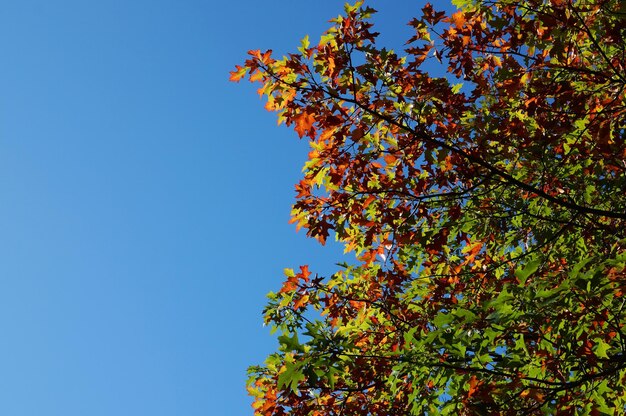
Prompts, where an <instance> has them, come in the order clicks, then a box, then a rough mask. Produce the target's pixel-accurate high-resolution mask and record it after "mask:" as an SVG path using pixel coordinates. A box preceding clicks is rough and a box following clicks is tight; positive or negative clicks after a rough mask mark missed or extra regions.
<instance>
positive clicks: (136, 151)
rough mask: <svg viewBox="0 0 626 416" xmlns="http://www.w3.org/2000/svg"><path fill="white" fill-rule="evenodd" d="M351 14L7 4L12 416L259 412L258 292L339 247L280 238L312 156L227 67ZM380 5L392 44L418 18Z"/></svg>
mask: <svg viewBox="0 0 626 416" xmlns="http://www.w3.org/2000/svg"><path fill="white" fill-rule="evenodd" d="M342 4H343V3H342V2H341V1H322V2H315V3H313V2H295V1H283V2H279V1H266V2H257V1H249V0H243V1H238V2H212V1H199V0H178V1H174V0H151V1H147V0H109V1H85V0H60V1H54V2H50V1H44V0H20V1H13V2H8V1H7V2H3V7H2V16H1V17H0V19H1V20H0V45H1V49H0V50H2V65H0V86H1V90H0V91H1V92H0V331H1V332H0V414H2V415H11V416H42V415H44V416H57V415H59V416H61V415H63V416H78V415H81V416H83V415H90V416H100V415H103V416H104V415H116V416H126V415H128V416H130V415H133V416H134V415H151V416H161V415H163V416H165V415H186V416H195V415H246V414H251V413H252V412H251V408H250V400H249V399H248V397H247V396H246V392H245V379H246V373H245V370H246V368H247V366H248V365H251V364H256V363H259V362H261V361H262V360H263V358H264V357H265V356H266V355H267V354H268V353H270V352H271V351H272V350H273V349H274V347H275V345H276V342H275V340H274V338H273V337H271V336H270V335H269V332H268V331H267V328H263V327H262V326H261V317H260V312H261V309H262V307H263V305H264V303H265V294H266V293H267V292H269V291H270V290H275V289H277V288H278V287H279V285H280V282H281V278H282V269H283V268H284V267H297V266H299V265H300V264H309V265H311V269H312V270H313V271H317V272H322V273H328V272H331V271H332V270H333V264H334V263H336V262H337V261H340V260H341V250H340V248H339V247H337V246H333V245H332V244H331V245H329V246H326V247H321V246H319V245H318V244H317V243H315V242H314V241H309V240H307V239H306V238H305V235H304V234H303V233H296V232H295V228H294V226H292V225H290V224H288V219H289V211H290V205H291V203H292V202H293V196H294V195H295V194H294V192H293V184H294V183H295V182H296V181H297V180H298V178H299V174H300V168H301V166H302V164H303V162H304V159H305V157H306V153H307V145H306V143H305V142H300V141H298V140H297V138H296V137H297V136H296V134H295V133H294V132H292V131H290V130H288V129H286V128H284V127H280V128H278V127H276V122H275V117H274V115H272V114H269V113H267V112H265V110H264V109H263V103H262V102H261V101H260V100H259V98H258V96H257V95H256V93H255V89H256V87H255V86H251V85H248V84H247V83H241V84H233V83H229V82H228V71H230V70H232V69H233V67H234V65H235V64H238V63H241V62H242V61H243V60H244V59H245V58H246V53H245V52H246V51H247V50H248V49H257V48H259V49H266V48H273V49H274V50H276V51H279V52H281V53H282V52H288V51H291V50H294V49H295V47H296V46H297V45H298V44H299V40H300V39H301V38H302V37H304V35H306V34H309V35H311V39H317V38H318V37H319V35H320V34H321V33H322V32H323V30H324V29H325V28H326V27H327V25H328V24H327V23H326V22H327V20H328V19H329V18H332V17H334V16H336V15H337V14H339V12H340V11H341V10H342ZM370 4H372V5H373V6H374V7H375V8H377V9H379V10H380V12H381V13H380V14H379V15H378V17H377V18H376V20H377V21H378V22H379V26H378V27H379V30H380V31H381V32H382V33H383V38H382V41H383V42H388V43H391V44H394V42H395V44H394V46H398V45H401V41H400V39H402V38H406V37H408V36H409V33H410V31H409V28H408V27H406V26H404V23H406V21H408V20H409V18H410V17H411V16H412V15H414V14H416V10H417V9H418V8H419V7H421V5H422V3H421V2H411V1H396V2H387V4H385V2H384V1H382V0H381V1H372V2H371V3H370Z"/></svg>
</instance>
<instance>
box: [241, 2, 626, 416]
mask: <svg viewBox="0 0 626 416" xmlns="http://www.w3.org/2000/svg"><path fill="white" fill-rule="evenodd" d="M456 5H457V6H458V7H459V9H458V11H456V12H455V13H451V14H449V13H445V12H442V11H437V10H435V8H434V7H433V6H431V5H430V4H426V5H425V6H424V7H423V9H422V10H421V15H420V16H418V17H415V18H413V19H412V20H411V21H410V22H409V25H410V26H411V27H412V28H413V33H414V35H413V36H412V37H411V38H410V39H409V40H408V41H407V44H406V49H405V51H404V53H403V54H400V55H399V54H397V53H395V52H394V51H391V50H387V49H385V48H382V47H379V46H378V45H377V44H376V38H377V33H375V32H374V31H373V23H372V20H371V18H372V15H373V14H374V13H375V10H373V9H372V8H370V7H368V6H366V5H364V4H363V3H362V2H357V3H356V4H354V5H350V4H347V5H346V6H345V13H344V14H343V15H341V16H339V17H337V18H336V19H333V20H332V23H333V25H332V27H331V28H330V29H329V30H328V31H327V32H326V33H325V34H324V35H323V36H322V37H321V39H320V41H319V43H317V44H315V45H311V44H310V42H309V40H308V38H305V39H304V40H303V41H302V44H301V46H300V48H298V52H296V53H293V54H289V55H287V56H285V57H283V58H281V59H277V58H275V57H274V56H273V55H272V52H271V51H266V52H261V51H250V58H249V59H248V60H247V61H246V62H245V64H244V65H242V66H237V68H236V69H235V71H233V72H232V73H231V80H233V81H238V80H239V79H241V78H244V77H246V76H247V77H248V78H249V79H250V80H251V81H253V82H258V83H260V84H261V87H260V88H259V94H260V95H262V96H265V97H266V99H267V104H266V108H267V109H268V110H270V111H274V112H276V113H277V114H278V120H279V122H282V123H285V124H286V125H288V126H293V127H294V129H295V131H296V132H297V134H298V136H299V137H300V138H306V139H307V140H309V141H310V146H311V151H310V153H309V157H308V160H307V162H306V164H305V166H304V170H303V172H304V174H303V178H302V180H301V181H300V182H299V183H298V184H297V185H296V192H297V196H296V202H295V204H294V206H293V211H292V221H293V222H294V223H295V224H296V226H297V227H298V228H303V229H305V230H306V232H307V234H308V235H309V236H311V237H313V238H316V239H317V240H319V241H320V242H321V243H322V244H323V243H325V242H326V240H327V238H329V237H330V236H333V237H334V238H336V239H337V240H338V241H339V242H341V243H342V244H344V245H345V250H346V253H348V252H353V253H354V258H355V260H354V261H353V262H352V263H345V264H341V265H339V268H338V270H337V272H336V273H335V274H333V275H331V276H318V275H315V274H312V273H311V272H310V271H309V270H308V267H307V266H302V267H301V268H300V270H299V271H297V272H296V271H293V270H286V272H285V281H284V284H283V286H282V288H281V289H280V290H279V291H278V292H276V293H271V294H270V295H269V303H268V305H267V307H266V308H265V311H264V316H265V321H266V323H268V324H270V325H271V326H272V327H273V329H274V330H276V331H279V334H280V335H279V337H278V340H279V349H278V351H277V352H276V353H274V354H272V355H271V356H269V357H268V358H267V360H266V362H265V363H264V364H263V365H260V366H255V367H252V368H251V369H250V381H249V391H250V393H251V394H252V395H253V397H254V408H255V412H256V414H259V415H285V414H292V415H406V414H414V415H423V414H427V415H436V414H444V415H463V414H466V415H520V414H529V415H534V414H558V415H574V414H591V415H603V414H604V415H621V414H624V412H625V409H626V407H625V406H626V328H624V324H625V319H626V309H625V305H626V93H625V88H626V5H625V4H624V2H623V1H620V0H577V1H575V0H503V1H479V0H461V1H457V2H456ZM390 7H391V6H390ZM432 60H436V61H438V62H440V64H441V65H442V67H443V68H444V69H445V70H447V73H446V75H445V76H433V75H432V74H431V73H429V72H427V71H426V70H424V69H423V66H424V63H425V62H427V61H432ZM443 72H444V71H442V73H443Z"/></svg>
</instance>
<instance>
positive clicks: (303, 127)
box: [294, 112, 315, 138]
mask: <svg viewBox="0 0 626 416" xmlns="http://www.w3.org/2000/svg"><path fill="white" fill-rule="evenodd" d="M294 121H295V122H296V132H297V133H298V136H300V138H302V137H304V135H305V134H306V133H307V132H308V131H310V130H311V129H312V128H313V123H314V122H315V116H313V114H310V113H307V112H304V113H300V114H298V115H297V116H295V117H294Z"/></svg>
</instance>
